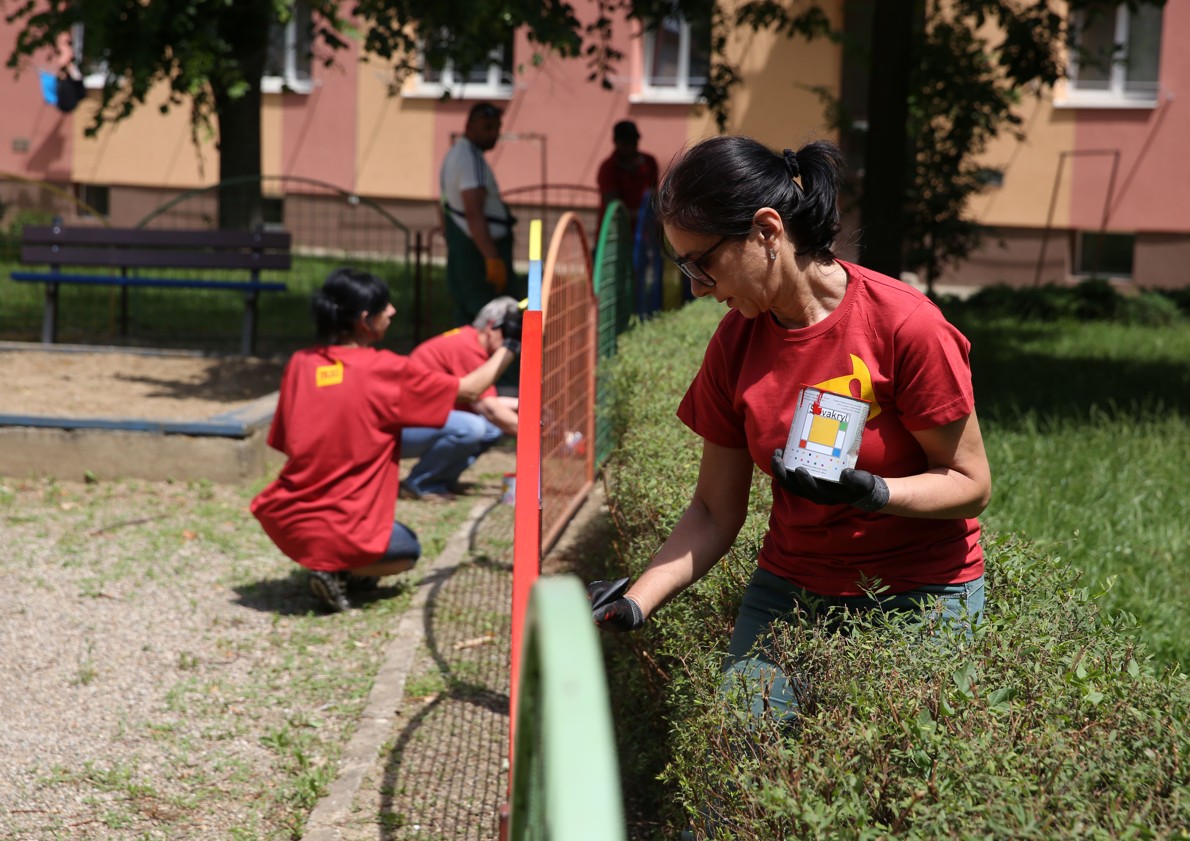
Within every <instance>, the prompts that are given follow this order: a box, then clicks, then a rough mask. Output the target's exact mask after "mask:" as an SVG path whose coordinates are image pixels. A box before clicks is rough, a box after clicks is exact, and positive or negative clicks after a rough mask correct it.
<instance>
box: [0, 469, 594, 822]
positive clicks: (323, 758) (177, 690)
mask: <svg viewBox="0 0 1190 841" xmlns="http://www.w3.org/2000/svg"><path fill="white" fill-rule="evenodd" d="M513 458H514V457H513V454H512V453H511V452H510V451H508V450H499V449H498V450H494V451H492V452H491V453H489V454H487V455H485V456H484V457H483V458H482V459H481V460H480V462H478V463H477V464H476V466H475V467H473V468H472V470H471V471H470V472H469V473H468V474H467V475H466V476H465V477H464V478H465V479H469V480H471V481H473V482H475V486H474V487H473V489H472V491H471V493H470V495H468V496H466V497H462V498H460V500H459V502H457V503H455V504H452V505H446V506H444V505H432V504H429V503H406V502H402V503H401V508H400V516H401V518H402V519H403V520H405V521H407V522H409V523H410V524H411V525H412V526H413V527H414V528H415V530H417V531H418V533H419V535H420V536H421V537H422V541H423V544H424V545H425V546H426V547H427V554H431V553H436V552H437V551H440V550H441V547H442V545H443V544H444V542H445V540H446V538H447V537H449V535H450V534H452V533H454V532H455V531H456V530H457V529H458V528H459V526H460V525H461V524H462V523H463V521H464V520H465V518H466V514H467V511H468V510H470V509H471V507H472V506H473V505H474V504H475V503H476V501H477V500H480V499H483V498H485V497H486V498H490V499H491V500H492V505H491V508H490V510H489V513H488V514H487V515H486V516H484V517H483V518H482V520H481V521H480V524H479V526H478V527H477V528H476V529H475V530H474V532H473V533H472V534H471V536H470V538H471V551H470V552H469V554H468V557H467V559H466V560H465V561H464V562H463V563H462V564H461V566H460V567H459V568H458V570H457V571H456V572H455V574H454V575H453V576H451V577H450V578H447V579H445V580H444V581H442V582H441V583H435V585H434V590H433V591H432V592H431V597H430V599H429V601H428V603H427V613H426V637H425V642H424V644H423V646H422V650H421V652H420V653H419V654H418V656H417V657H416V658H415V663H414V666H413V669H412V671H411V673H410V675H409V678H408V680H407V683H406V695H407V698H406V701H405V702H404V703H403V708H402V710H401V713H400V715H399V716H397V718H396V720H395V722H394V725H393V732H392V734H391V738H390V739H389V740H388V742H387V743H386V744H384V745H382V746H380V748H379V751H378V754H377V761H376V765H375V767H374V768H373V770H372V771H371V773H370V774H369V775H368V778H367V779H366V780H365V782H364V785H363V787H362V788H361V790H360V792H359V794H358V796H357V799H356V803H355V805H354V808H353V813H352V814H353V822H352V824H351V825H350V826H348V827H345V828H344V834H343V839H344V841H373V839H381V841H388V839H431V838H433V839H488V838H495V837H496V821H497V814H498V810H499V808H500V806H501V805H502V804H503V802H504V798H505V795H506V786H507V773H506V770H505V768H504V762H505V757H506V756H507V749H508V746H507V738H508V736H507V733H508V731H507V703H508V698H507V695H508V633H509V623H510V620H509V617H508V613H507V610H508V604H509V601H510V592H511V572H510V567H509V564H510V561H511V545H512V510H513V509H512V507H511V506H505V505H499V504H498V503H497V499H498V496H499V491H500V480H501V477H502V475H503V473H504V472H505V471H507V470H510V469H512V464H513ZM407 467H408V466H406V469H407ZM255 490H256V488H235V487H230V486H220V485H212V484H209V483H203V482H196V483H147V482H112V483H107V482H104V483H96V484H82V483H78V484H75V483H62V482H55V481H53V480H13V479H0V536H2V538H3V541H2V543H0V545H2V546H3V549H2V550H0V587H3V588H4V592H5V593H6V598H5V600H4V602H3V604H2V605H0V709H3V711H4V714H3V717H2V718H0V838H2V839H14V841H26V840H27V841H41V839H47V841H48V839H104V841H107V840H108V839H113V841H115V840H118V841H124V839H128V841H133V840H134V839H135V841H149V839H168V840H169V841H174V840H175V839H229V841H255V839H260V840H261V841H265V839H269V841H271V840H272V839H292V838H300V837H301V834H302V831H303V826H304V822H305V820H306V817H307V816H308V815H309V813H310V810H311V809H312V808H313V807H314V805H315V804H316V803H317V801H318V798H319V796H320V794H321V793H322V792H324V791H325V790H326V786H327V785H329V783H330V782H331V781H333V779H334V778H335V775H336V773H337V767H338V762H339V760H340V753H341V751H342V749H343V746H344V745H345V744H346V743H347V741H348V740H349V738H350V736H351V734H352V732H353V731H354V729H355V726H356V723H357V722H358V718H359V715H360V712H361V710H362V708H363V705H364V702H365V700H366V697H367V695H368V692H369V690H370V688H371V683H372V678H373V675H374V674H375V672H376V669H377V668H378V666H379V661H380V658H381V656H382V654H383V652H384V650H385V647H386V644H387V643H388V641H389V639H390V638H391V635H392V633H393V630H394V629H395V628H396V627H397V624H398V622H399V620H400V617H401V615H402V612H403V610H404V608H405V606H406V605H407V604H408V602H409V592H410V586H411V583H412V580H413V579H412V578H410V577H409V576H402V577H396V578H389V579H385V580H384V582H383V584H382V586H381V587H380V588H379V590H378V591H377V592H376V594H375V596H374V597H373V598H370V599H368V600H366V601H365V602H364V604H363V605H362V609H361V610H359V611H354V612H352V613H351V614H339V615H333V616H327V615H324V614H322V613H321V611H320V610H319V608H318V606H317V604H316V603H315V601H314V599H313V598H312V597H311V596H309V594H308V593H307V591H306V589H305V578H304V576H303V575H302V573H301V572H300V570H299V569H298V568H297V567H296V566H295V565H294V564H293V563H292V562H290V561H288V560H287V559H285V558H284V557H283V556H281V555H280V553H279V552H277V550H276V549H275V548H274V547H273V546H272V545H271V544H270V543H269V541H268V540H267V538H265V537H264V535H263V534H262V533H261V531H260V529H259V527H258V526H257V525H256V523H255V521H254V520H253V519H252V517H251V515H250V514H248V512H247V510H246V506H247V502H248V501H249V500H250V499H251V496H252V494H253V492H254V491H255ZM596 508H597V506H596ZM589 509H591V506H588V507H586V508H585V509H584V510H589ZM580 517H584V515H583V514H582V513H581V512H580ZM582 531H583V529H582V528H579V529H577V530H574V531H568V532H567V535H572V534H578V533H581V532H582ZM569 545H570V542H569V541H568V538H567V536H564V537H563V540H562V542H561V544H560V547H559V551H558V552H556V553H555V555H554V557H553V558H552V559H551V560H550V562H549V564H548V565H547V569H548V570H549V571H559V570H561V569H564V568H565V566H566V561H565V558H564V555H565V552H566V549H565V547H567V546H569ZM602 545H603V547H606V545H607V544H606V540H603V541H602ZM583 551H585V550H583ZM559 558H561V560H559ZM410 575H411V576H416V575H417V573H416V572H415V573H412V574H410ZM406 579H408V580H406Z"/></svg>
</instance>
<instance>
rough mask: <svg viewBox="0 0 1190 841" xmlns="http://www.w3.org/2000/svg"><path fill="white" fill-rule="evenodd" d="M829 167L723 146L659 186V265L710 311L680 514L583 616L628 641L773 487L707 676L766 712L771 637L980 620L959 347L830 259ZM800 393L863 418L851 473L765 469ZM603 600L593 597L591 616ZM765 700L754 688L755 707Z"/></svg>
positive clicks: (776, 678)
mask: <svg viewBox="0 0 1190 841" xmlns="http://www.w3.org/2000/svg"><path fill="white" fill-rule="evenodd" d="M842 169H843V159H842V155H841V153H840V152H839V150H838V149H837V148H836V147H835V146H833V145H832V144H829V143H826V142H821V141H820V142H815V143H811V144H809V145H808V146H805V147H803V148H801V149H799V150H798V151H797V152H794V151H792V150H790V149H786V150H785V151H784V153H782V154H778V153H776V152H774V151H772V150H770V149H768V148H766V147H765V146H763V145H762V144H760V143H758V142H756V141H755V140H752V139H750V138H746V137H739V136H734V137H730V136H729V137H716V138H712V139H710V140H707V141H704V142H702V143H700V144H698V145H696V146H694V147H692V148H691V149H690V150H689V151H687V152H686V153H685V154H684V155H683V156H682V157H681V158H680V159H679V160H678V161H677V162H676V163H675V164H673V166H671V167H670V169H669V171H668V172H667V173H666V176H665V178H664V181H663V182H662V184H661V187H660V189H659V191H658V196H657V201H656V207H657V214H658V217H659V219H660V221H661V223H662V225H663V226H664V229H665V234H666V238H667V239H668V242H669V245H670V247H671V248H672V251H671V253H670V255H669V256H670V259H671V260H673V262H674V263H676V264H677V266H678V268H679V269H680V270H681V271H682V272H683V273H684V274H685V275H686V276H687V277H688V278H689V279H690V281H691V289H692V291H693V293H694V294H695V295H696V296H698V297H704V296H708V295H710V296H713V297H714V298H715V300H717V301H719V302H720V303H725V304H727V306H728V310H729V311H728V313H727V314H726V315H725V316H724V317H723V320H722V322H720V325H719V327H718V329H717V330H716V333H715V335H714V336H713V337H712V339H711V342H710V344H709V345H708V347H707V351H706V355H705V357H704V359H703V364H702V367H701V369H700V370H699V373H698V375H697V376H696V377H695V379H694V382H693V383H692V384H691V386H690V389H689V391H688V392H687V393H686V396H685V398H683V400H682V403H681V406H680V407H679V409H678V417H679V418H680V419H681V420H682V422H683V423H685V424H686V425H687V426H689V427H690V428H691V429H692V430H694V432H696V433H698V435H700V436H701V437H702V438H703V451H702V462H701V465H700V469H699V478H698V483H697V486H696V487H695V490H694V496H693V499H692V500H691V502H690V505H689V507H688V508H687V509H686V512H685V513H684V514H683V516H682V518H681V519H680V520H679V522H678V524H677V526H675V528H674V530H673V532H672V533H671V534H670V536H669V538H668V539H667V540H666V541H665V543H664V545H663V546H662V547H661V548H660V549H659V550H658V551H657V554H656V556H655V557H654V558H653V561H652V562H651V563H650V564H649V566H648V568H647V569H646V570H645V571H644V573H643V574H642V575H641V577H640V578H639V579H638V580H637V581H636V582H635V584H633V586H632V587H631V589H629V590H628V591H627V592H626V593H625V594H624V595H623V596H621V597H620V598H618V599H616V600H615V601H612V602H611V603H610V604H609V605H608V606H606V607H601V608H597V609H596V610H595V619H596V621H597V622H598V623H599V624H600V625H601V626H602V627H609V628H614V629H620V630H631V629H633V628H637V627H639V626H640V625H641V624H642V623H643V622H644V621H645V619H646V617H648V616H650V615H651V614H652V613H653V612H654V611H656V610H657V609H658V608H659V607H661V606H662V605H664V604H665V603H666V602H667V601H668V600H670V599H672V598H673V597H674V596H676V595H677V594H678V593H679V592H680V591H681V590H683V589H684V588H686V587H688V586H690V585H691V584H693V583H694V582H695V581H697V580H698V579H699V578H700V577H702V576H703V575H704V574H705V573H706V572H707V571H708V570H709V569H710V568H711V567H712V566H714V564H716V563H717V562H718V561H719V559H720V558H721V557H723V555H724V554H726V552H727V550H728V549H729V548H730V546H731V544H732V542H733V541H734V540H735V538H736V535H737V534H738V533H739V530H740V528H741V527H742V526H743V523H744V519H745V516H746V514H747V509H748V494H749V489H750V487H751V483H752V471H753V468H754V466H758V467H760V469H761V470H763V471H765V472H766V473H769V474H770V475H772V476H773V506H772V513H771V516H770V519H769V530H768V533H767V534H766V535H765V538H764V542H763V544H762V548H761V551H760V555H759V558H758V564H757V569H756V571H755V573H754V574H753V576H752V578H751V580H750V582H749V584H748V586H747V588H746V589H745V592H744V596H743V603H742V605H741V607H740V612H739V615H738V618H737V620H736V624H735V630H734V632H733V635H732V639H731V642H730V644H729V647H728V657H727V660H726V662H725V665H724V669H725V672H727V673H728V674H729V676H730V675H731V673H735V672H739V673H742V674H744V675H748V676H752V677H755V678H759V679H760V681H761V682H762V683H767V682H769V681H773V684H772V687H771V693H770V695H769V697H768V700H769V702H770V703H771V705H772V708H773V709H774V710H775V711H776V712H777V713H778V714H779V715H782V716H789V715H793V714H794V713H795V711H796V707H797V701H796V697H795V692H794V690H793V688H792V687H791V686H790V685H789V681H787V680H786V678H785V676H784V675H782V674H781V673H780V671H779V670H778V669H777V667H776V666H775V665H774V664H773V663H772V662H771V661H769V660H768V659H766V657H765V655H764V654H763V648H764V642H765V640H766V639H767V637H768V635H769V633H770V631H769V628H770V626H771V625H772V624H773V623H774V622H782V621H792V620H793V619H794V617H795V616H797V615H798V614H803V615H807V614H808V615H810V616H811V617H813V616H815V615H817V614H819V613H821V612H823V611H826V610H829V609H832V608H834V609H852V610H864V609H871V608H880V609H884V610H907V611H923V612H927V613H929V612H934V611H936V612H937V615H938V616H940V617H943V618H944V620H946V621H953V622H956V623H960V624H961V625H963V626H965V627H967V628H970V624H971V623H972V622H975V621H978V619H979V617H980V615H981V613H982V610H983V605H984V591H983V554H982V551H981V549H980V546H979V534H980V531H979V522H978V520H976V519H975V518H976V517H977V516H978V515H979V514H980V513H981V512H982V511H983V509H984V507H985V506H986V505H987V503H988V500H989V498H990V494H991V476H990V471H989V468H988V462H987V456H986V454H985V453H984V446H983V438H982V436H981V435H980V431H979V422H978V420H977V419H976V416H975V403H974V397H973V394H972V389H971V371H970V366H969V364H968V360H967V353H968V350H969V344H968V342H967V340H966V339H965V338H964V337H963V336H962V334H960V333H959V331H958V330H956V329H955V328H954V327H953V326H951V325H950V324H949V323H947V321H946V320H945V319H944V318H943V316H942V314H941V312H940V311H939V310H938V308H937V307H935V306H934V304H933V303H932V302H931V301H930V300H929V299H928V298H926V297H925V296H924V295H922V294H921V293H920V292H918V291H917V290H915V289H913V288H912V287H910V286H909V285H908V284H905V283H903V282H901V281H899V280H894V279H893V278H889V277H885V276H883V275H881V274H878V273H876V272H873V271H870V270H868V269H864V268H863V267H861V266H857V265H854V264H851V263H846V262H843V261H842V260H839V259H838V258H837V257H836V256H835V254H834V251H833V244H834V239H835V236H836V235H837V233H838V231H839V209H838V191H839V183H840V180H841V175H842ZM805 386H810V387H814V388H817V389H819V390H820V391H826V392H834V393H836V394H843V395H846V396H849V397H851V398H854V399H857V400H861V401H864V402H865V403H866V404H867V409H868V414H867V419H866V423H865V424H864V426H863V438H862V444H861V446H860V448H859V451H858V461H857V462H856V464H855V468H854V469H846V470H843V471H842V474H841V475H840V476H839V478H838V481H824V480H823V479H821V478H816V477H815V476H813V475H811V473H810V472H809V471H808V470H807V469H806V468H805V467H800V466H799V467H797V468H796V469H791V468H787V467H786V463H785V462H784V460H783V448H784V447H785V446H786V442H787V440H788V438H789V435H790V429H791V424H792V421H793V416H794V410H795V407H796V405H797V403H798V397H799V394H800V392H801V391H802V389H803V387H805ZM799 428H800V427H799ZM611 586H612V585H609V584H608V583H606V582H595V583H594V584H592V585H591V587H590V590H591V593H592V599H593V601H594V600H598V601H601V602H606V601H607V600H608V599H609V598H611V596H612V595H613V594H612V593H609V592H608V590H609V588H610V587H611ZM877 592H879V595H878V596H877V595H875V594H876V593H877ZM758 651H759V652H760V653H758ZM764 705H765V698H764V697H763V694H762V693H759V692H758V693H757V694H756V696H755V698H754V705H753V708H754V711H755V712H756V713H757V714H759V713H760V711H761V709H762V708H763V707H764Z"/></svg>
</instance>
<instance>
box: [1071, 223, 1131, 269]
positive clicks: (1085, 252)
mask: <svg viewBox="0 0 1190 841" xmlns="http://www.w3.org/2000/svg"><path fill="white" fill-rule="evenodd" d="M1135 250H1136V237H1135V235H1133V234H1108V233H1100V232H1099V231H1079V232H1078V233H1077V234H1076V235H1075V246H1074V255H1075V261H1074V273H1075V274H1076V275H1083V276H1085V277H1115V278H1131V277H1132V255H1133V252H1134V251H1135Z"/></svg>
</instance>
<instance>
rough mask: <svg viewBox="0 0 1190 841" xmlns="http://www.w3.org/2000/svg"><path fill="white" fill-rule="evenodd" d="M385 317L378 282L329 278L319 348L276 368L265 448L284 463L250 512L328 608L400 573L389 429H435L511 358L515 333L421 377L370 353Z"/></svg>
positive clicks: (408, 543)
mask: <svg viewBox="0 0 1190 841" xmlns="http://www.w3.org/2000/svg"><path fill="white" fill-rule="evenodd" d="M395 312H396V310H395V309H394V308H393V306H392V304H391V303H389V291H388V287H387V286H386V285H385V283H384V281H382V280H380V279H379V278H377V277H376V276H375V275H372V274H369V273H367V272H364V271H359V270H356V269H346V268H345V269H338V270H337V271H335V272H332V273H331V275H330V277H328V278H327V280H326V282H325V283H324V284H323V286H322V289H320V290H319V291H318V292H317V293H316V294H315V296H314V301H313V313H314V321H315V325H316V327H317V330H318V337H319V340H320V343H319V344H318V345H315V346H314V347H312V348H307V349H305V350H300V351H298V352H297V353H295V354H294V355H293V356H292V357H291V358H290V360H289V362H288V364H287V365H286V366H285V373H284V375H283V376H282V379H281V390H280V396H279V397H278V400H277V410H276V412H275V413H274V415H273V423H272V427H271V428H270V430H269V446H271V447H273V448H274V449H277V450H280V451H281V452H283V453H285V455H286V456H287V457H288V459H287V461H286V462H285V466H284V467H283V468H282V469H281V473H280V475H279V476H278V477H277V479H276V480H275V481H274V482H272V483H271V484H270V485H269V486H268V487H266V488H265V489H264V490H263V491H261V493H260V494H259V495H258V496H257V497H256V499H254V500H253V501H252V506H251V509H252V513H253V514H254V515H256V518H257V519H258V520H259V521H260V524H261V525H262V526H263V527H264V530H265V532H266V533H267V534H268V535H269V537H270V538H272V540H273V542H274V543H276V544H277V547H278V548H280V549H281V551H283V552H284V553H285V554H286V555H288V556H289V557H290V558H292V559H293V560H295V561H297V562H298V563H299V564H301V565H302V566H304V567H306V568H307V569H309V570H310V589H311V590H312V591H313V592H314V594H315V595H316V596H318V597H319V598H320V599H321V600H322V601H323V603H324V604H325V605H326V606H327V607H329V608H330V609H331V610H336V611H337V610H347V609H350V608H351V606H352V605H351V602H350V600H349V598H348V595H347V593H348V590H349V589H352V590H353V589H362V588H365V587H369V586H375V583H376V580H377V579H378V578H380V577H382V576H385V575H395V574H397V573H400V572H404V571H406V570H408V569H410V568H411V567H412V566H413V564H414V563H415V562H416V561H417V558H418V556H419V555H420V554H421V546H420V544H419V543H418V540H417V535H416V534H414V533H413V531H412V530H411V529H410V528H408V527H407V526H405V525H404V524H402V523H400V522H393V511H394V508H395V505H396V500H397V487H398V482H399V476H400V470H399V468H400V464H399V462H400V458H401V454H400V441H401V430H402V429H403V428H404V427H407V426H441V425H442V424H443V423H445V422H446V418H447V416H448V415H449V414H450V410H451V409H452V408H454V405H455V402H456V401H458V400H475V399H478V397H479V395H480V394H482V393H483V392H484V390H485V389H487V388H488V387H489V386H491V385H492V383H494V382H495V381H496V379H497V378H498V377H499V376H500V374H501V373H503V372H504V370H505V369H506V368H507V367H508V365H509V363H511V362H512V359H513V356H514V354H515V351H516V341H515V340H516V336H513V337H512V338H509V332H510V331H509V330H508V329H507V328H506V329H505V337H506V341H505V344H504V346H503V347H501V348H498V349H497V350H496V352H495V353H494V354H492V356H491V357H490V358H489V359H488V360H487V361H486V362H485V363H484V364H482V365H480V366H479V367H478V368H476V369H475V370H474V371H472V372H470V373H469V374H467V375H465V376H463V377H457V376H454V375H451V374H446V373H442V372H439V371H431V370H429V369H428V368H425V367H424V366H422V365H420V364H419V363H417V362H415V361H413V360H411V359H409V358H408V357H405V356H400V355H398V354H395V353H393V352H392V351H388V350H379V349H376V348H374V347H372V345H373V344H375V343H376V342H378V341H380V340H381V339H382V338H383V337H384V334H385V331H386V330H388V326H389V323H390V322H391V321H392V317H393V314H394V313H395Z"/></svg>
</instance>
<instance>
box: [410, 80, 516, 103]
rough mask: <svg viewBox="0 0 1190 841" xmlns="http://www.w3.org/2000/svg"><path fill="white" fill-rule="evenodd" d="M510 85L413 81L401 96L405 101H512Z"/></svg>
mask: <svg viewBox="0 0 1190 841" xmlns="http://www.w3.org/2000/svg"><path fill="white" fill-rule="evenodd" d="M512 94H513V87H512V85H480V84H474V85H439V84H434V83H430V82H422V81H420V80H419V81H414V82H413V83H411V84H410V85H409V87H408V88H406V89H405V90H403V91H401V96H403V97H405V98H407V99H443V98H447V97H449V98H450V99H458V100H469V99H496V100H503V101H507V100H510V99H512Z"/></svg>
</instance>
